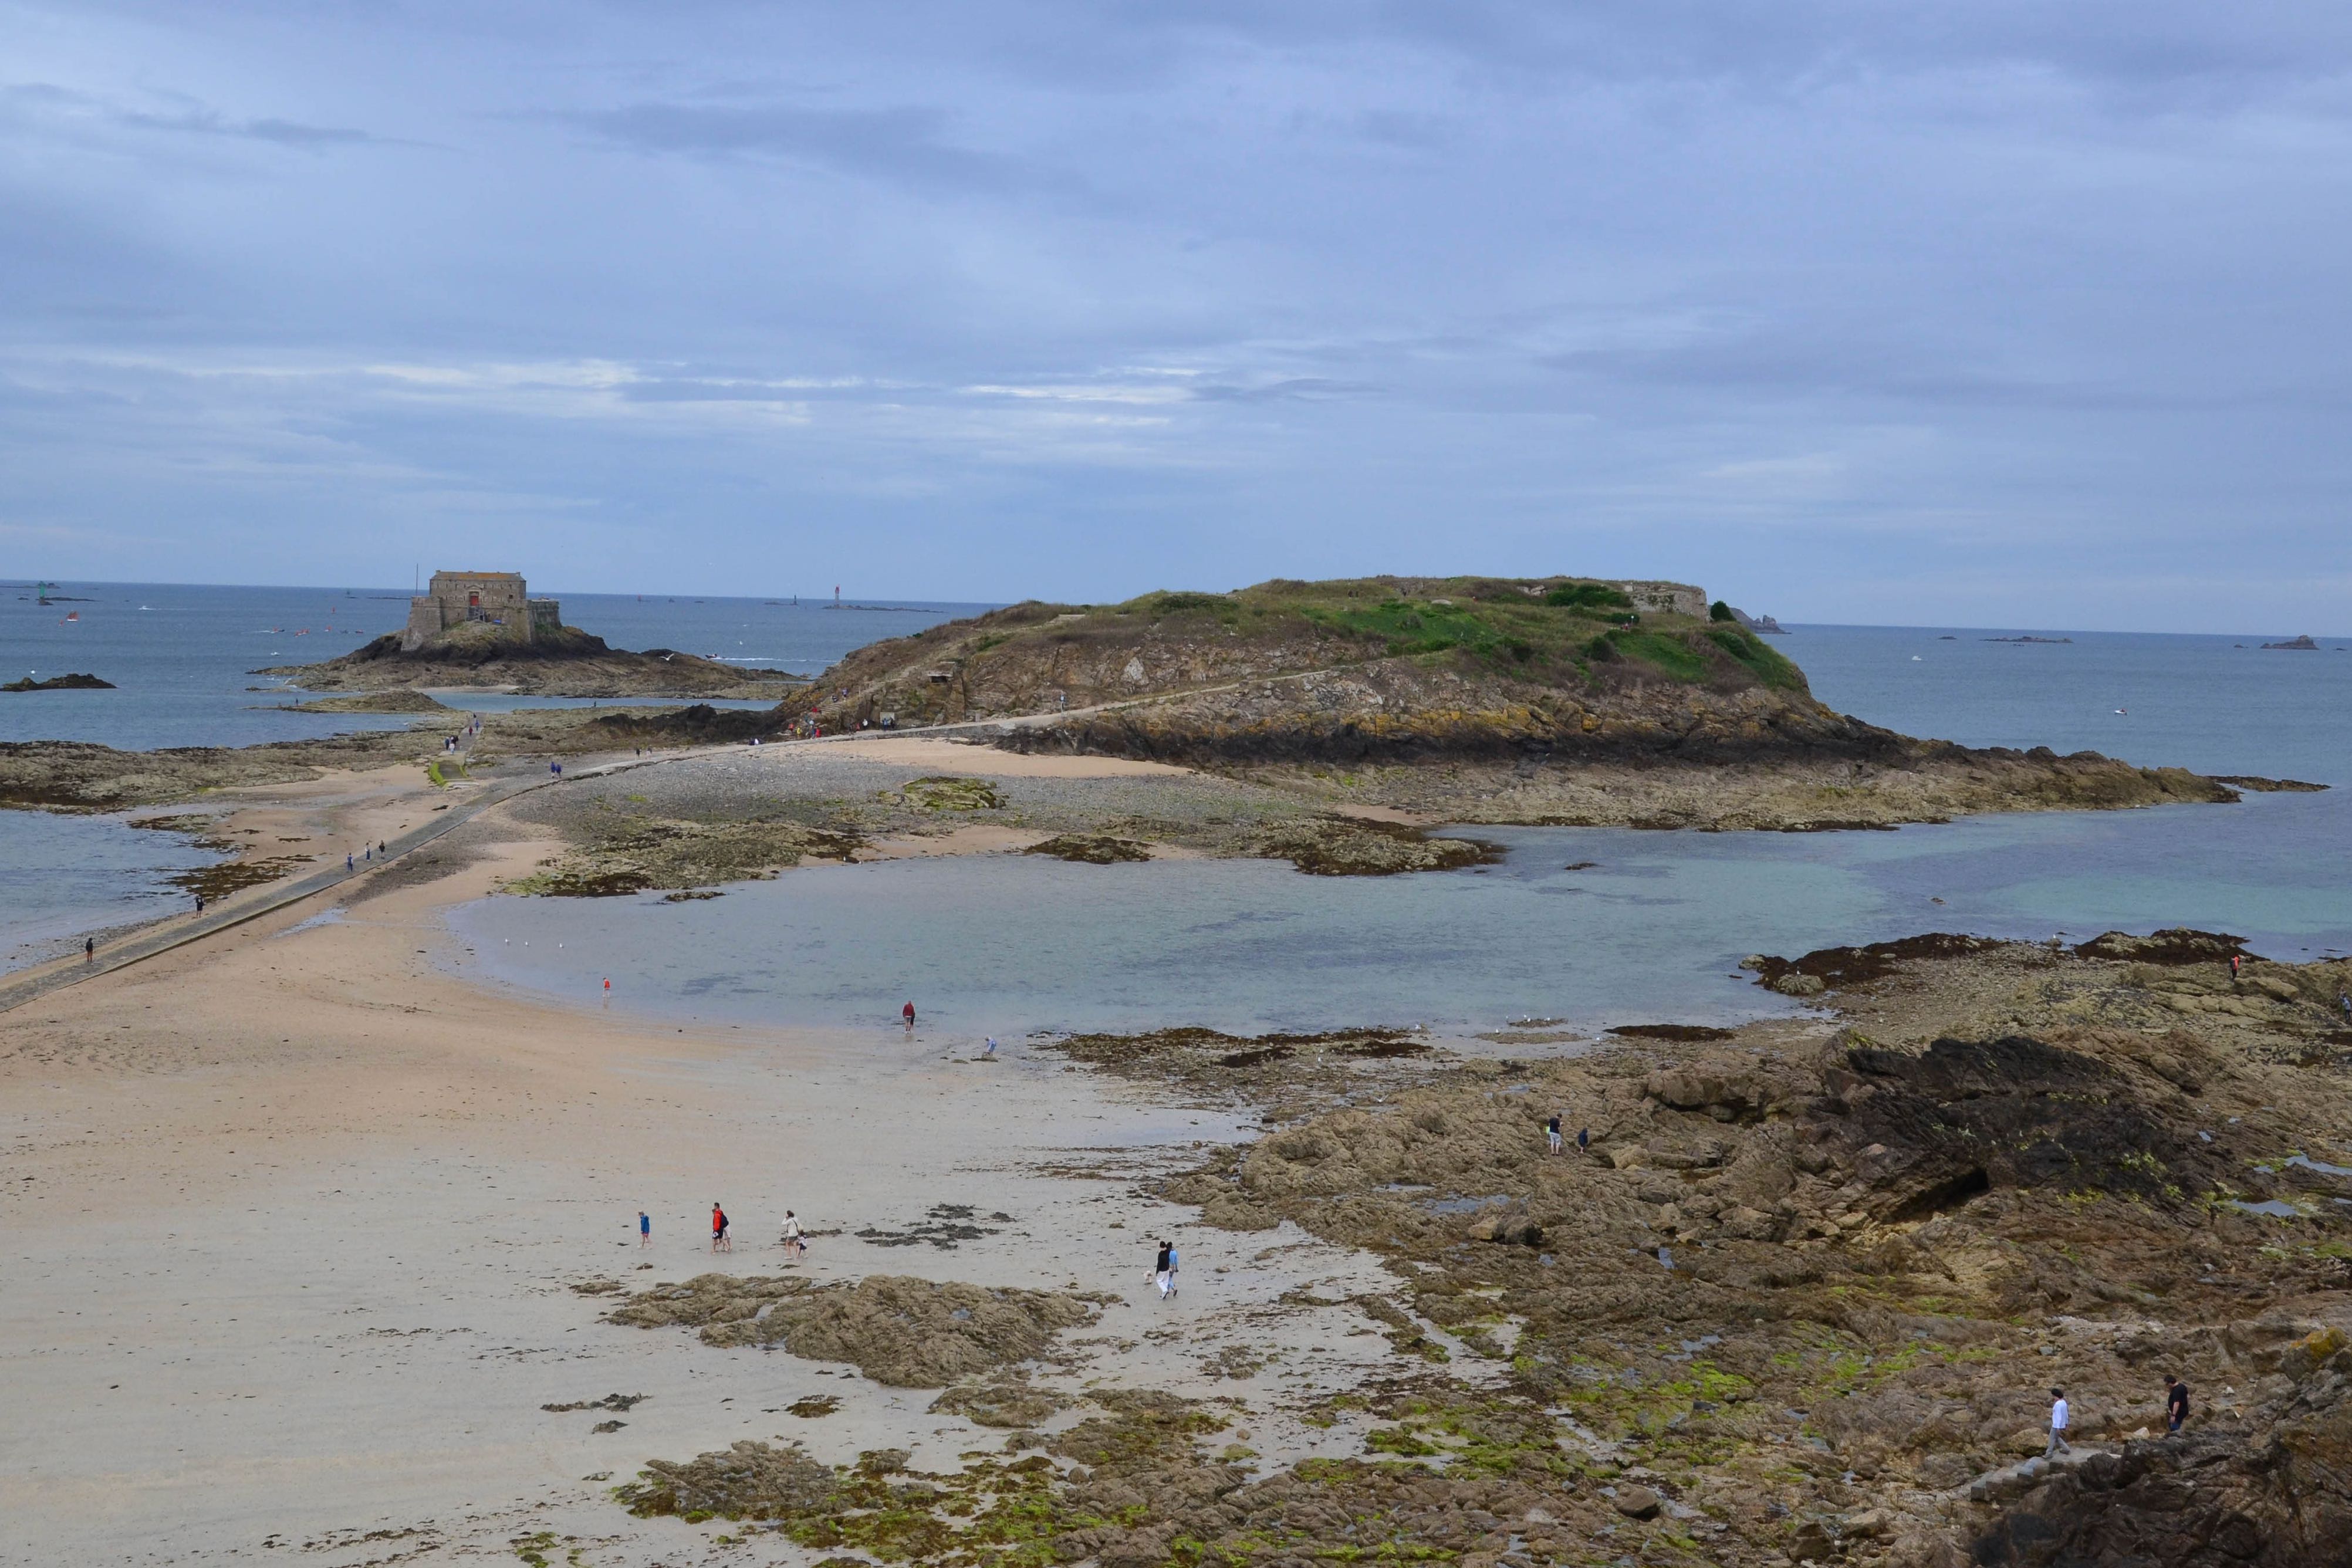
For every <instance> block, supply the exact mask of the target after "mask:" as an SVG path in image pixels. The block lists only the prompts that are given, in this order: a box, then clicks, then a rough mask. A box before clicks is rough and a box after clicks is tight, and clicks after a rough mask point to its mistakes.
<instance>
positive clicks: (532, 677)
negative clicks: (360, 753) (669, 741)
mask: <svg viewBox="0 0 2352 1568" xmlns="http://www.w3.org/2000/svg"><path fill="white" fill-rule="evenodd" d="M400 645H401V634H400V633H398V632H388V633H386V634H385V635H383V637H377V638H375V639H374V640H373V642H369V643H366V644H364V645H362V646H361V647H356V648H354V649H352V651H351V652H350V653H347V654H344V655H342V656H341V657H340V658H331V659H328V660H327V661H326V662H324V663H322V664H286V665H273V666H271V667H269V668H266V669H262V670H258V671H257V672H256V673H257V674H261V675H279V676H287V677H290V678H291V679H293V680H295V681H296V682H297V683H298V684H299V685H300V686H302V687H303V688H305V689H309V690H312V691H381V690H384V689H390V688H394V687H409V688H418V689H421V688H425V687H454V686H469V687H482V686H511V687H513V688H514V689H517V690H519V691H525V692H529V693H530V694H531V695H533V696H540V697H632V696H664V697H668V696H717V695H720V694H722V693H724V692H728V691H732V690H734V689H737V688H740V687H742V686H744V685H745V684H746V683H747V682H748V681H750V679H751V672H748V671H746V670H744V669H742V668H739V667H737V666H735V665H731V664H723V663H720V662H719V660H717V659H709V658H698V656H696V655H694V654H690V653H680V652H677V651H676V650H675V649H671V648H647V649H646V651H645V652H643V653H630V652H628V651H626V650H625V649H622V648H614V647H607V646H606V645H605V642H604V638H602V637H595V636H593V635H591V634H589V633H587V632H583V631H582V630H581V629H580V628H578V627H577V626H560V627H554V628H548V627H541V628H539V629H538V630H537V631H536V633H535V634H534V635H533V636H531V637H529V638H525V637H520V636H519V635H513V634H510V633H509V631H508V629H507V628H505V627H503V626H496V625H492V624H490V623H487V622H486V623H479V624H475V625H467V626H453V627H451V628H450V629H449V630H448V631H447V632H446V633H444V634H443V635H442V636H440V637H434V638H431V639H428V640H427V641H426V642H425V644H424V645H423V646H421V647H416V648H413V649H405V650H404V649H403V648H402V647H401V646H400ZM770 689H772V691H773V692H774V694H775V695H776V696H777V697H778V698H779V699H780V700H781V699H782V697H783V696H784V695H785V693H786V691H787V689H788V687H787V686H786V685H785V684H784V683H782V682H781V681H780V682H776V683H774V684H773V685H772V687H771V688H770Z"/></svg>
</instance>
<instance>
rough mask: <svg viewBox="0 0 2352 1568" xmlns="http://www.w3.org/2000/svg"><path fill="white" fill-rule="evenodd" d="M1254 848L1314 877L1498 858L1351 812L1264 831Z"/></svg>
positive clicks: (1489, 848) (1478, 845)
mask: <svg viewBox="0 0 2352 1568" xmlns="http://www.w3.org/2000/svg"><path fill="white" fill-rule="evenodd" d="M1257 852H1258V853H1259V854H1261V855H1264V856H1265V857H1267V858H1270V859H1276V860H1287V861H1289V862H1290V863H1291V864H1292V865H1294V866H1296V867H1297V868H1299V869H1300V870H1302V871H1304V872H1306V873H1307V874H1308V875H1309V876H1314V877H1391V876H1394V875H1396V874H1397V873H1399V872H1401V871H1453V870H1459V869H1460V868H1463V867H1465V866H1479V865H1487V864H1492V863H1493V862H1495V861H1498V860H1500V859H1501V858H1502V850H1501V849H1500V847H1497V846H1496V845H1492V844H1486V843H1482V842H1480V841H1478V840H1476V839H1470V838H1433V837H1430V836H1429V835H1428V834H1426V833H1424V832H1423V831H1422V830H1421V829H1419V828H1415V827H1403V826H1398V825H1396V824H1394V823H1388V822H1369V821H1366V820H1364V819H1363V818H1360V817H1353V816H1318V817H1310V818H1308V819H1307V820H1305V821H1302V822H1297V823H1287V824H1284V825H1283V826H1278V827H1275V828H1273V829H1270V830H1269V831H1268V832H1267V833H1265V836H1264V837H1261V838H1260V839H1259V840H1258V844H1257Z"/></svg>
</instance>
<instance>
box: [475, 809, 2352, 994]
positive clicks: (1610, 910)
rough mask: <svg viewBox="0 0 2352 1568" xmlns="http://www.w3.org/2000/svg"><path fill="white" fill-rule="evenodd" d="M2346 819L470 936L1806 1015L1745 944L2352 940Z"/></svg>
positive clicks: (1073, 869)
mask: <svg viewBox="0 0 2352 1568" xmlns="http://www.w3.org/2000/svg"><path fill="white" fill-rule="evenodd" d="M2345 815H2346V814H2345V812H2344V811H2343V809H2342V807H2341V806H2339V805H2338V804H2337V803H2336V800H2334V799H2332V798H2331V797H2330V796H2327V795H2272V796H2259V797H2254V798H2252V799H2249V800H2248V801H2247V802H2246V803H2245V804H2243V805H2236V806H2174V807H2166V808H2162V809H2158V810H2149V811H2136V812H2108V813H2063V814H2044V815H2036V816H1992V817H1976V818H1970V819H1969V820H1966V821H1963V822H1958V823H1953V824H1949V825H1944V826H1919V827H1909V828H1905V829H1902V830H1901V831H1898V832H1893V833H1835V834H1697V833H1641V832H1633V831H1629V830H1617V829H1584V828H1480V829H1477V830H1475V836H1476V837H1485V838H1488V839H1490V840H1492V841H1494V842H1497V843H1500V844H1502V845H1504V846H1505V847H1507V851H1508V853H1507V858H1506V859H1505V861H1504V863H1503V864H1501V865H1498V866H1495V867H1491V868H1483V869H1477V870H1464V871H1454V872H1444V873H1424V874H1421V875H1416V876H1404V877H1389V878H1371V879H1366V878H1328V877H1307V876H1302V875H1300V874H1299V873H1297V872H1296V871H1294V870H1292V869H1291V868H1289V867H1288V866H1287V865H1286V864H1282V863H1278V862H1269V861H1255V860H1241V861H1231V860H1228V861H1214V860H1167V861H1154V862H1150V863H1148V864H1141V865H1118V866H1085V865H1071V864H1067V863H1065V862H1063V861H1059V860H1053V859H1045V858H1035V857H1028V856H1018V855H992V856H968V857H959V858H937V859H910V860H897V861H886V862H881V863H878V864H875V865H868V866H846V867H840V866H825V867H809V868H801V869H797V870H793V871H788V872H785V873H783V874H782V875H781V876H779V877H778V878H776V879H774V880H773V881H770V882H756V883H748V884H738V885H735V886H733V887H730V888H729V889H727V891H726V896H725V897H723V898H719V899H714V900H701V901H695V902H688V903H678V904H669V903H664V902H663V901H662V900H661V899H660V897H659V896H658V895H655V894H646V895H642V896H639V897H634V898H625V899H595V900H556V899H522V898H499V899H489V900H481V901H478V902H476V903H472V904H468V905H466V906H463V907H461V908H460V909H458V910H455V911H453V913H452V917H451V919H452V923H453V926H454V929H455V930H456V931H457V934H458V935H459V936H460V937H462V938H463V939H464V940H465V942H466V943H467V946H469V947H470V948H471V949H472V956H471V957H469V958H468V959H467V960H466V961H465V967H466V968H467V971H468V972H471V973H478V974H484V975H487V976H488V977H489V978H492V979H495V980H498V981H500V982H503V983H506V984H513V985H516V986H519V987H521V988H523V989H525V990H528V991H530V992H532V993H535V994H541V995H545V996H551V997H559V998H572V999H578V1000H581V1001H588V1000H591V999H594V998H598V997H601V996H602V995H603V994H604V992H603V989H602V982H603V981H604V979H605V978H607V977H609V978H610V979H611V980H612V982H613V991H612V997H613V1004H614V1005H615V1006H620V1007H625V1008H630V1009H635V1010H641V1011H646V1012H651V1013H660V1014H681V1015H692V1016H698V1017H703V1018H717V1019H729V1020H745V1021H748V1020H753V1019H757V1020H760V1021H763V1022H773V1023H788V1024H789V1023H807V1024H841V1023H849V1022H858V1021H866V1022H871V1023H874V1024H875V1025H877V1026H890V1025H894V1024H895V1023H896V1022H897V1018H898V1008H899V1005H901V1004H902V1003H904V1002H907V1001H909V1000H911V1001H912V1002H913V1003H914V1004H915V1005H916V1007H917V1009H918V1010H919V1015H920V1017H921V1019H922V1021H923V1022H924V1023H925V1024H926V1025H927V1026H940V1027H944V1028H947V1029H950V1030H952V1031H957V1032H968V1033H971V1034H973V1035H975V1036H977V1035H982V1034H995V1035H1001V1036H1006V1037H1012V1036H1016V1035H1019V1034H1021V1033H1023V1032H1024V1031H1027V1030H1031V1029H1039V1028H1059V1029H1092V1028H1132V1027H1153V1026H1162V1025H1174V1024H1198V1025H1205V1026H1213V1027H1217V1028H1223V1029H1229V1030H1234V1031H1258V1030H1266V1029H1291V1030H1304V1029H1320V1028H1330V1027H1335V1026H1356V1025H1370V1024H1385V1025H1400V1026H1410V1025H1416V1024H1423V1025H1428V1026H1432V1027H1433V1028H1436V1029H1439V1030H1441V1031H1445V1032H1461V1031H1476V1030H1486V1029H1492V1028H1496V1027H1500V1026H1507V1025H1508V1024H1510V1023H1511V1022H1512V1021H1513V1020H1516V1019H1521V1018H1528V1017H1538V1018H1549V1019H1558V1020H1562V1021H1564V1022H1565V1023H1566V1024H1567V1025H1569V1026H1573V1027H1581V1028H1599V1027H1601V1026H1606V1025H1610V1024H1618V1023H1631V1022H1656V1021H1673V1022H1680V1023H1727V1022H1735V1021H1738V1020H1741V1019H1745V1018H1750V1017H1755V1016H1760V1015H1766V1014H1771V1013H1778V1012H1786V1011H1790V1010H1791V1009H1792V1008H1793V1006H1794V1004H1791V1003H1789V1002H1788V1001H1786V1000H1785V999H1783V998H1781V997H1780V996H1777V995H1774V994H1771V993H1769V992H1767V991H1764V990H1762V989H1761V988H1760V987H1758V986H1756V985H1755V984H1752V983H1751V981H1750V978H1749V976H1748V975H1747V974H1744V973H1738V971H1737V970H1736V968H1735V967H1734V966H1735V965H1736V964H1737V963H1738V960H1739V959H1740V957H1741V956H1742V955H1744V954H1746V953H1749V952H1778V953H1782V954H1794V953H1799V952H1806V951H1808V950H1810V949H1812V948H1817V947H1824V946H1830V945H1833V944H1837V943H1842V942H1872V941H1878V940H1884V939H1887V938H1892V937H1898V936H1907V935H1911V934H1914V933H1916V932H1918V931H1974V932H1979V933H1982V934H1987V935H1996V936H2011V937H2027V938H2036V939H2042V938H2047V937H2049V936H2050V935H2052V934H2053V932H2057V931H2063V932H2065V933H2066V934H2067V935H2068V937H2069V938H2070V939H2078V938H2080V937H2083V936H2087V935H2091V934H2095V933H2096V932H2098V931H2104V930H2108V929H2111V928H2122V929H2127V930H2134V931H2148V930H2152V929H2154V928H2156V927H2158V926H2160V925H2177V924H2190V925H2200V926H2205V927H2208V928H2220V929H2226V930H2229V931H2235V932H2237V933H2239V934H2242V935H2245V936H2247V937H2249V938H2251V939H2252V940H2253V942H2254V945H2255V947H2256V949H2257V950H2258V951H2261V952H2266V953H2268V954H2270V955H2272V956H2274V957H2279V958H2296V957H2303V956H2310V955H2315V954H2317V953H2320V952H2331V951H2336V950H2339V949H2352V894H2347V891H2346V890H2345V889H2344V888H2343V887H2342V885H2341V884H2340V882H2339V881H2338V880H2337V879H2336V877H2335V876H2334V873H2333V869H2332V868H2333V867H2334V865H2336V863H2337V862H2336V860H2335V859H2333V858H2331V857H2326V856H2314V855H2313V854H2311V853H2310V852H2309V844H2310V841H2311V840H2312V839H2313V838H2314V837H2320V838H2326V837H2330V836H2333V835H2336V834H2337V833H2339V831H2340V827H2341V823H2342V819H2343V817H2344V816H2345ZM1582 861H1591V862H1593V863H1594V864H1593V865H1592V866H1591V868H1587V869H1580V870H1574V871H1570V870H1567V869H1565V868H1566V867H1568V866H1570V865H1571V864H1575V863H1578V862H1582ZM1936 900H1942V901H1941V902H1937V901H1936ZM558 943H561V944H562V945H561V946H558Z"/></svg>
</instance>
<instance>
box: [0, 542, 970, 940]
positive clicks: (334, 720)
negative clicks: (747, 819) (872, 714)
mask: <svg viewBox="0 0 2352 1568" xmlns="http://www.w3.org/2000/svg"><path fill="white" fill-rule="evenodd" d="M56 594H57V597H56V598H55V600H54V602H52V603H50V604H48V605H43V604H41V603H39V602H38V599H37V595H35V593H34V591H33V589H32V588H31V587H30V586H29V585H26V584H5V585H0V679H5V680H13V679H16V677H17V676H20V675H26V674H33V675H37V676H38V677H39V678H42V679H47V677H50V676H53V675H62V674H65V673H67V672H68V671H85V672H88V673H89V674H92V675H96V676H99V677H100V678H102V679H107V680H111V681H113V682H114V683H115V685H116V686H117V688H119V689H117V690H113V691H41V692H27V693H22V694H17V693H0V741H48V740H69V741H96V742H101V743H103V744H106V745H110V746H119V747H122V748H125V749H128V750H138V751H146V750H152V749H155V748H158V747H164V746H246V745H252V744H255V743H257V742H263V741H292V740H306V739H310V738H314V737H318V736H322V735H330V734H336V733H344V732H349V731H359V730H382V729H398V728H400V727H402V726H404V725H405V724H407V723H409V722H410V720H409V719H407V718H405V717H401V716H392V715H371V714H334V715H325V714H308V713H292V712H288V711H285V710H283V708H282V707H280V706H278V705H280V704H284V703H287V702H290V701H293V700H299V699H297V698H293V697H288V696H282V695H278V694H276V693H274V692H273V691H255V690H252V689H251V688H254V687H266V688H276V687H278V685H279V682H278V681H277V680H276V679H273V678H271V677H268V676H259V675H255V674H253V673H252V671H253V670H254V669H255V668H257V667H259V666H263V665H272V664H296V663H314V662H317V661H318V660H320V659H325V658H332V657H334V656H335V655H337V654H341V653H348V652H350V651H351V650H352V648H354V647H359V646H360V645H361V644H362V643H363V642H365V641H366V640H368V639H369V638H370V637H377V636H380V635H382V634H383V633H384V632H388V631H395V630H397V629H399V627H400V626H402V624H403V623H404V621H405V620H406V618H407V615H408V595H406V594H404V593H401V592H397V591H394V590H391V589H369V588H354V589H344V588H238V587H217V586H193V585H189V584H165V583H100V584H78V583H68V584H59V585H58V588H57V590H56ZM558 596H559V597H562V599H563V614H564V618H565V620H566V621H568V622H570V623H571V624H572V625H574V626H581V627H583V628H585V629H586V630H589V631H593V632H594V633H595V634H596V635H598V636H599V637H603V638H604V640H605V641H607V642H609V643H611V644H612V645H613V646H614V647H626V648H642V647H674V648H683V649H685V650H687V651H688V652H689V653H701V654H708V655H709V656H711V657H713V658H725V659H729V660H731V661H734V662H738V663H740V664H742V665H743V666H744V668H746V669H747V670H748V669H773V670H784V671H790V672H792V673H794V674H814V673H815V672H816V671H817V670H820V669H822V668H824V667H825V666H826V665H828V664H831V663H832V662H833V661H834V660H835V659H837V658H840V657H841V656H842V655H843V654H845V653H847V652H848V651H849V650H850V649H852V648H854V647H863V646H864V645H865V644H866V643H869V642H873V641H875V640H877V638H881V637H903V636H905V635H906V634H907V633H908V632H911V631H918V630H920V629H921V628H922V627H924V626H934V625H937V624H938V623H939V622H940V621H941V620H944V619H947V618H949V617H950V616H959V615H969V614H971V613H972V612H973V611H975V610H977V609H979V608H982V606H979V605H932V604H911V603H905V604H900V603H897V602H887V603H888V604H893V605H895V606H896V607H877V608H851V609H841V610H835V609H830V608H824V607H821V606H819V605H816V604H814V603H809V604H803V605H793V603H792V602H791V600H790V598H789V596H787V597H786V598H784V599H782V600H771V599H741V598H721V597H709V596H706V597H702V598H695V597H692V596H685V597H678V598H671V597H668V596H667V595H664V596H658V597H647V598H642V599H640V598H636V597H635V596H624V595H610V594H585V595H563V594H561V593H560V591H558ZM68 615H70V616H74V617H76V618H74V619H72V620H68V619H67V616H68ZM442 700H444V701H445V702H447V703H449V704H450V705H452V706H456V707H463V708H467V709H471V710H482V711H498V710H507V709H511V708H517V707H572V706H590V705H591V704H589V703H587V702H585V701H584V700H583V701H578V702H573V701H567V700H559V699H548V698H518V697H510V696H501V695H498V694H492V693H462V694H461V693H454V692H453V693H444V694H442ZM733 706H745V707H756V706H759V704H756V703H743V704H733ZM209 858H210V857H208V856H206V855H205V854H203V853H201V852H199V851H196V850H194V849H192V848H191V847H189V846H188V845H187V843H186V842H185V840H184V839H183V838H180V837H175V836H173V835H171V834H166V833H157V832H151V831H143V830H139V829H134V828H131V827H128V826H124V824H123V823H122V821H121V819H119V818H114V817H61V816H52V815H50V814H47V813H40V812H11V811H0V971H5V970H7V969H10V968H16V967H20V966H22V965H24V964H26V963H37V962H39V961H40V960H41V959H43V958H45V957H47V956H50V955H51V954H52V953H53V952H58V951H62V949H63V948H64V947H66V946H68V945H78V943H79V938H80V935H81V933H82V932H84V931H95V930H103V929H105V928H108V927H110V926H116V925H121V924H124V923H126V922H129V921H137V920H141V919H143V918H146V917H147V916H149V915H152V914H153V913H156V912H158V911H159V910H161V909H163V907H164V905H165V901H166V900H170V899H173V898H176V897H178V892H177V889H173V888H171V887H170V886H169V885H168V884H166V883H165V882H164V881H163V875H164V873H166V872H169V871H172V870H175V869H180V868H184V867H188V866H194V865H202V864H205V862H206V861H207V860H208V859H209Z"/></svg>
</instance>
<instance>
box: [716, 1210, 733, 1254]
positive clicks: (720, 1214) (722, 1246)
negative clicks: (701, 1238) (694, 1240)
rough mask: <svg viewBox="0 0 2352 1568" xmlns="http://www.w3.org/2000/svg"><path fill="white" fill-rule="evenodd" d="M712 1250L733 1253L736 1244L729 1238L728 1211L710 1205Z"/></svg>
mask: <svg viewBox="0 0 2352 1568" xmlns="http://www.w3.org/2000/svg"><path fill="white" fill-rule="evenodd" d="M710 1250H711V1251H713V1252H732V1251H734V1250H735V1244H734V1243H733V1242H732V1241H730V1240H729V1239H728V1238H727V1211H726V1210H725V1209H723V1208H720V1207H719V1205H717V1204H712V1205H710Z"/></svg>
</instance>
